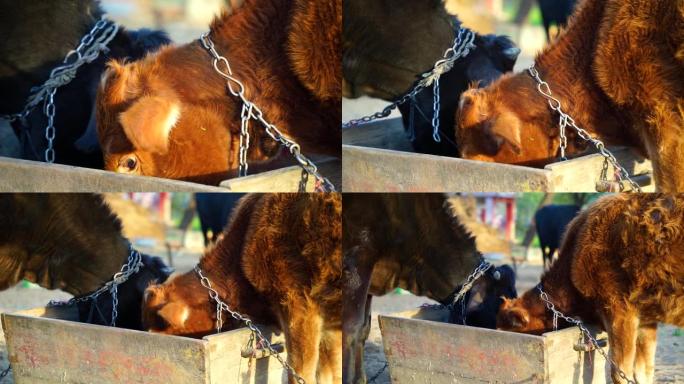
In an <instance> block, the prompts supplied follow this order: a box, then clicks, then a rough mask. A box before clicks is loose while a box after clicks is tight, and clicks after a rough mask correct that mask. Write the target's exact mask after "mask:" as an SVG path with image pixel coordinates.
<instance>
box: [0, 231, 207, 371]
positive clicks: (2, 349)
mask: <svg viewBox="0 0 684 384" xmlns="http://www.w3.org/2000/svg"><path fill="white" fill-rule="evenodd" d="M194 235H195V237H197V236H200V237H201V235H200V234H199V233H195V234H194ZM136 249H138V250H139V251H141V252H143V253H146V254H148V255H154V256H159V257H161V258H162V259H164V260H165V261H166V262H167V264H168V256H167V252H166V250H165V249H162V248H155V249H151V248H144V247H142V246H138V245H136ZM199 257H200V254H199V253H197V252H183V251H181V252H179V253H177V254H174V256H173V264H174V266H175V269H176V273H183V272H186V271H189V270H190V269H192V268H193V267H194V265H195V264H196V263H197V261H198V260H199ZM70 297H71V295H69V294H68V293H65V292H61V291H58V290H54V291H50V290H47V289H43V288H40V287H37V286H34V285H30V286H25V285H23V284H20V285H18V286H16V287H14V288H11V289H8V290H5V291H2V292H0V313H3V312H15V311H20V310H25V309H31V308H38V307H42V306H45V305H46V304H47V303H48V302H49V301H50V300H68V299H69V298H70ZM7 366H8V361H7V346H6V344H5V334H4V332H2V325H1V324H0V372H1V371H3V370H4V369H5V368H6V367H7ZM0 384H14V380H13V379H12V374H9V375H8V376H7V377H5V378H4V379H0Z"/></svg>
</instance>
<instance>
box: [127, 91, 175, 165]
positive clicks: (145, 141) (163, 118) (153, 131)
mask: <svg viewBox="0 0 684 384" xmlns="http://www.w3.org/2000/svg"><path fill="white" fill-rule="evenodd" d="M179 118H180V104H179V103H178V102H177V101H175V100H169V99H166V98H163V97H159V96H143V97H141V98H140V99H138V100H137V101H136V102H135V103H133V105H132V106H131V107H130V108H128V109H127V110H126V111H125V112H123V113H121V114H120V115H119V121H120V122H121V126H122V127H123V130H124V133H125V134H126V136H127V137H128V139H129V140H130V141H131V143H132V144H133V146H135V148H136V149H139V150H143V151H147V152H155V153H161V154H165V153H166V152H167V151H168V149H169V136H170V134H171V130H172V129H173V127H174V126H175V125H176V123H177V122H178V119H179Z"/></svg>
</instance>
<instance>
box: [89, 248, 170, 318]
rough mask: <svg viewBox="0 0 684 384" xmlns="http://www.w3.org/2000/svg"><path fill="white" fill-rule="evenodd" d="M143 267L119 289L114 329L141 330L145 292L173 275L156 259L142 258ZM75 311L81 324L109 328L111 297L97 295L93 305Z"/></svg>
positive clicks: (91, 303)
mask: <svg viewBox="0 0 684 384" xmlns="http://www.w3.org/2000/svg"><path fill="white" fill-rule="evenodd" d="M142 263H143V266H142V267H141V268H140V270H139V271H138V272H136V273H135V274H133V275H132V276H131V277H130V278H129V279H128V280H126V282H124V283H123V284H121V285H120V286H119V287H118V296H117V298H118V301H119V305H118V309H117V311H118V317H117V320H116V326H117V327H120V328H129V329H138V330H140V329H142V324H141V318H142V315H141V312H140V310H141V304H142V300H143V294H144V292H145V289H146V288H147V287H148V286H149V285H150V284H157V283H163V282H164V281H165V280H166V279H167V278H168V277H169V275H170V274H171V273H172V272H173V270H172V269H171V268H169V267H168V266H166V264H164V262H163V261H162V260H161V259H160V258H158V257H151V256H147V255H142ZM78 311H79V317H80V319H81V321H85V322H88V323H91V324H101V325H109V324H110V322H111V313H112V296H111V295H109V294H107V295H100V296H98V297H97V298H96V299H95V300H94V302H91V301H83V302H79V303H78Z"/></svg>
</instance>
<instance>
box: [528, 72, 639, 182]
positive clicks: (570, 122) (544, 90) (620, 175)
mask: <svg viewBox="0 0 684 384" xmlns="http://www.w3.org/2000/svg"><path fill="white" fill-rule="evenodd" d="M527 71H528V73H529V75H530V76H531V77H532V78H533V79H534V80H536V82H537V91H539V93H541V94H542V96H544V97H545V98H546V100H547V102H548V104H549V107H551V109H552V110H553V111H555V112H557V113H558V115H559V116H560V117H559V120H558V126H559V128H560V144H559V148H560V154H561V159H563V160H565V149H566V148H567V146H568V138H567V136H566V132H565V131H566V128H567V127H568V126H569V127H571V128H572V129H574V130H575V132H577V135H578V136H579V137H581V138H582V139H583V140H585V141H589V142H591V143H592V144H593V145H594V146H595V147H596V148H597V149H598V150H599V152H600V153H601V156H603V157H604V158H605V160H606V161H608V162H609V163H610V164H611V165H612V166H613V168H614V169H615V170H616V172H615V175H616V177H617V179H618V181H619V185H620V191H622V190H623V189H624V186H623V184H622V181H627V182H628V183H629V185H630V186H631V187H632V191H637V192H641V187H640V186H639V184H637V183H636V182H634V180H632V179H631V178H630V177H629V172H627V170H626V169H625V168H624V167H622V166H621V165H620V164H619V163H618V161H617V159H616V158H615V156H614V155H613V153H612V152H610V151H609V150H608V149H607V148H606V146H605V144H604V143H603V142H602V141H601V140H599V139H597V138H595V137H593V136H591V134H589V132H587V131H586V130H584V129H582V128H580V127H579V126H578V125H577V123H576V122H575V120H574V119H573V118H572V117H571V116H570V115H568V114H567V113H565V112H563V109H562V108H561V102H560V100H558V99H557V98H555V97H554V96H553V94H552V93H551V88H550V87H549V84H548V83H547V82H545V81H544V80H542V79H541V76H540V75H539V71H537V69H536V68H535V67H534V64H532V66H530V67H529V68H528V69H527ZM604 181H607V180H604Z"/></svg>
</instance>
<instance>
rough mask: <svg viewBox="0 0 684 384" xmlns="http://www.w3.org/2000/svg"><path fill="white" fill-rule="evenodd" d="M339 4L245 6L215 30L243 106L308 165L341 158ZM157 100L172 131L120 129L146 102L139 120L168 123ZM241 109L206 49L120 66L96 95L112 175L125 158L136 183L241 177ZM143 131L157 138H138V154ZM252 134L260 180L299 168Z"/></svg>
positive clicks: (252, 2)
mask: <svg viewBox="0 0 684 384" xmlns="http://www.w3.org/2000/svg"><path fill="white" fill-rule="evenodd" d="M340 2H341V0H336V1H334V2H332V4H331V2H330V1H327V0H299V1H289V0H245V1H244V3H243V4H242V5H241V6H240V7H239V8H236V9H234V10H233V11H232V12H231V13H229V12H224V13H222V15H221V16H219V17H217V18H216V19H215V20H214V21H213V23H212V24H211V27H210V38H211V39H212V40H213V42H214V43H215V45H216V50H217V51H218V52H219V53H220V54H222V55H224V56H225V57H226V58H227V59H228V60H229V62H230V66H231V69H232V72H233V75H234V76H235V78H237V79H238V80H240V81H241V82H242V83H243V84H244V86H245V96H246V97H247V98H248V99H249V100H251V101H252V102H254V103H255V104H256V105H257V106H258V107H259V108H260V109H261V110H262V111H263V116H264V117H265V119H266V120H267V121H269V122H270V123H272V124H274V125H275V126H276V127H278V128H279V129H280V130H281V131H282V133H283V134H285V135H287V136H289V137H290V138H292V139H293V140H295V141H296V142H298V143H299V144H300V146H301V150H302V152H303V153H305V154H307V155H311V154H327V155H333V156H338V157H339V155H340V151H341V134H340V127H339V121H340V120H341V105H340V103H339V99H340V94H339V93H340V89H341V85H340V83H341V80H340V77H339V65H340V64H339V63H340V57H339V53H338V52H339V47H338V45H339V40H340V37H339V35H340V33H341V31H340V29H341V26H340V21H339V19H340V18H341V15H340V14H339V12H341V5H340V4H339V3H340ZM316 28H317V29H316ZM314 29H316V30H315V31H314ZM320 31H325V33H320ZM314 32H315V33H314ZM221 69H222V70H224V71H227V69H225V68H223V65H221ZM232 86H233V88H234V89H237V88H238V86H237V85H236V84H232ZM143 96H146V97H143ZM155 98H157V99H166V100H168V101H170V102H173V103H174V104H173V105H174V107H177V108H178V112H179V118H178V120H177V121H176V122H175V125H174V126H173V129H171V130H164V129H161V128H164V127H168V126H167V125H164V124H152V125H149V124H145V125H138V126H136V127H126V128H127V129H124V127H122V123H127V122H130V121H132V120H134V119H130V120H125V121H124V120H122V119H121V116H122V115H123V114H125V113H126V112H127V111H128V110H131V109H133V108H134V107H135V105H137V104H138V103H143V102H148V104H149V105H143V106H142V107H139V108H138V110H137V111H136V113H137V115H140V114H144V113H145V111H149V115H150V116H152V118H156V119H162V120H165V119H166V118H167V117H168V114H163V113H157V115H158V116H157V117H154V116H155V115H154V114H153V113H154V112H153V111H154V110H155V108H156V107H157V106H158V105H159V104H158V103H151V102H150V101H151V100H155ZM241 107H242V103H241V101H240V100H239V98H237V97H235V96H233V95H231V94H230V93H229V92H228V89H227V87H226V80H225V79H224V78H223V77H221V76H220V75H219V74H218V73H217V72H216V71H215V70H214V67H213V65H212V58H211V56H210V54H209V53H208V52H207V50H205V49H204V48H203V47H202V45H201V44H200V42H199V41H194V42H192V43H189V44H186V45H182V46H176V47H167V48H165V49H162V50H160V51H159V52H158V53H157V54H154V55H148V56H147V57H146V58H145V59H143V60H140V61H137V62H134V63H129V64H124V63H121V62H112V63H110V69H109V70H108V72H107V74H106V81H105V82H104V84H103V86H102V87H101V88H100V90H99V92H98V113H97V119H98V132H99V140H100V144H101V147H102V150H103V154H104V158H105V168H106V169H109V170H117V169H118V168H119V165H120V161H121V159H122V158H126V157H128V156H131V155H134V156H136V157H137V159H138V161H139V165H140V166H139V168H138V169H136V170H135V173H138V174H143V175H150V176H160V177H166V178H173V179H182V180H189V181H195V182H201V183H206V184H218V183H219V182H220V181H222V180H225V179H227V178H230V177H234V176H236V170H237V167H238V145H239V132H240V113H241ZM148 119H149V117H148ZM136 129H137V130H143V131H144V130H147V129H151V130H154V131H155V132H151V133H144V134H143V133H137V134H136V135H134V136H137V137H139V138H143V139H145V140H143V141H142V142H140V143H143V144H145V145H138V144H140V143H139V142H137V141H136V140H132V137H129V136H127V135H126V132H128V133H131V132H132V131H133V130H136ZM250 132H251V134H250V140H251V146H250V151H249V162H250V170H251V172H252V173H254V172H257V171H260V170H261V171H263V170H267V169H273V168H279V167H282V166H283V165H285V164H290V163H291V162H292V157H291V156H290V155H289V154H288V153H284V152H282V151H280V147H279V145H278V144H277V143H276V142H275V141H273V140H272V139H271V138H270V137H269V136H268V135H267V134H266V133H265V130H264V129H263V127H262V125H260V123H257V122H252V123H251V129H250ZM147 139H154V140H157V142H153V141H150V140H147ZM159 141H166V142H159Z"/></svg>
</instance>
